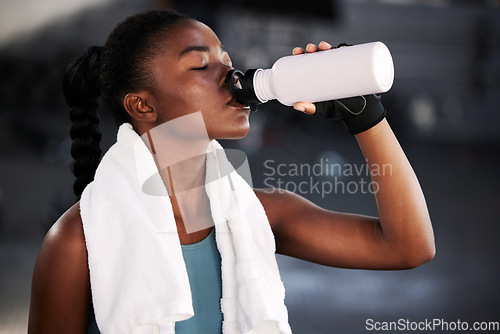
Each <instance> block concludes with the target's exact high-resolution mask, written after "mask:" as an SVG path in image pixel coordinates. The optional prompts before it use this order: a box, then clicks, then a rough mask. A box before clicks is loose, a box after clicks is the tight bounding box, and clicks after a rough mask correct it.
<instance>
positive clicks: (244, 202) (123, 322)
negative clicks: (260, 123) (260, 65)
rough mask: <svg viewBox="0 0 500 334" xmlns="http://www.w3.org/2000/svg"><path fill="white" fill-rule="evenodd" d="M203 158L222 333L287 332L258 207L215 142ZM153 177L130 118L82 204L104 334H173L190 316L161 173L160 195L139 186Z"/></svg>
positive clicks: (270, 239) (270, 244)
mask: <svg viewBox="0 0 500 334" xmlns="http://www.w3.org/2000/svg"><path fill="white" fill-rule="evenodd" d="M137 159H139V160H137ZM206 164H207V167H206V180H207V185H206V192H207V194H208V197H209V200H210V209H211V212H212V218H213V220H214V222H215V224H216V225H215V229H216V241H217V247H218V249H219V252H220V255H221V259H222V268H221V271H222V300H221V309H222V312H223V317H224V321H223V333H224V334H244V333H251V334H284V333H291V329H290V326H289V324H288V315H287V310H286V307H285V305H284V287H283V283H282V281H281V278H280V275H279V272H278V266H277V263H276V258H275V241H274V236H273V234H272V231H271V229H270V226H269V222H268V220H267V217H266V214H265V211H264V208H263V207H262V204H261V203H260V201H259V200H258V198H257V197H256V195H255V193H254V192H253V190H252V188H251V187H250V186H249V185H248V184H247V183H246V182H245V181H244V180H243V178H242V177H241V176H239V175H238V173H237V172H235V171H234V169H232V167H230V163H229V162H228V160H227V158H226V156H225V154H224V153H223V150H222V148H221V146H220V145H219V144H218V143H217V142H216V141H212V142H211V143H210V146H209V149H208V153H207V163H206ZM228 170H229V171H231V170H232V172H230V173H228V172H227V171H228ZM154 173H156V174H157V173H158V169H157V167H156V165H155V162H154V159H153V156H152V154H151V153H150V151H149V149H148V148H147V147H146V145H145V144H144V143H143V141H142V139H141V138H140V137H139V136H138V135H137V133H136V132H135V131H134V130H133V129H132V126H131V125H130V124H123V125H122V126H121V127H120V129H119V131H118V140H117V143H115V144H114V145H113V146H112V147H111V148H110V149H109V151H108V152H107V153H106V154H105V155H104V157H103V159H102V161H101V163H100V165H99V167H98V169H97V171H96V175H95V178H94V181H93V182H92V183H91V184H89V185H88V186H87V188H86V189H85V190H84V192H83V194H82V197H81V200H80V211H81V216H82V221H83V227H84V232H85V240H86V244H87V251H88V261H89V269H90V282H91V289H92V300H93V304H94V311H95V315H96V321H97V325H98V327H99V330H100V331H101V332H102V333H103V334H108V333H110V334H114V333H133V334H139V333H161V334H163V333H174V330H175V322H176V321H181V320H185V319H188V318H190V317H191V316H193V314H194V312H193V307H192V299H191V290H190V287H189V280H188V276H187V271H186V267H185V263H184V260H183V256H182V251H181V247H180V241H179V236H178V233H177V227H176V224H175V219H174V215H173V211H172V205H171V203H170V199H169V197H168V194H167V191H166V189H165V187H164V185H163V183H161V179H160V178H159V177H157V178H156V181H155V182H157V183H158V184H157V187H156V191H157V192H159V193H156V194H155V195H158V194H161V193H162V192H163V196H154V195H151V194H147V193H146V192H144V191H143V188H142V186H143V184H142V183H143V182H141V181H144V180H145V178H144V176H145V175H146V176H147V175H153V174H154ZM149 181H151V179H150V180H149ZM149 189H151V184H150V185H149Z"/></svg>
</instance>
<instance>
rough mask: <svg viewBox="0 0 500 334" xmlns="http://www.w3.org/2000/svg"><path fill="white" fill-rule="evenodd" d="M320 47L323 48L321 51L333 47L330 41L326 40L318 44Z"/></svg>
mask: <svg viewBox="0 0 500 334" xmlns="http://www.w3.org/2000/svg"><path fill="white" fill-rule="evenodd" d="M318 48H319V49H320V50H321V51H325V50H330V49H331V48H333V47H332V46H331V44H330V43H328V42H325V41H321V42H320V43H319V44H318Z"/></svg>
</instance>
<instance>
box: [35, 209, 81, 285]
mask: <svg viewBox="0 0 500 334" xmlns="http://www.w3.org/2000/svg"><path fill="white" fill-rule="evenodd" d="M59 272H60V273H59ZM54 274H57V277H68V276H69V277H71V276H73V277H72V278H73V279H74V278H76V277H74V276H78V275H85V274H87V275H88V270H87V248H86V245H85V237H84V234H83V226H82V218H81V216H80V204H79V202H78V203H76V204H75V205H73V206H72V207H71V208H69V209H68V210H67V211H66V212H65V213H64V214H63V215H62V216H61V217H60V218H59V219H58V220H57V221H56V222H55V223H54V225H52V227H51V228H50V229H49V231H48V232H47V235H46V236H45V239H44V240H43V243H42V246H41V248H40V252H39V254H38V258H37V262H36V264H35V271H34V276H33V279H34V280H36V279H38V278H40V279H42V280H43V279H45V278H51V277H53V276H52V275H54ZM81 279H84V278H81Z"/></svg>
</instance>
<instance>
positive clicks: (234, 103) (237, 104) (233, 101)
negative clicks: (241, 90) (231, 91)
mask: <svg viewBox="0 0 500 334" xmlns="http://www.w3.org/2000/svg"><path fill="white" fill-rule="evenodd" d="M227 104H228V105H230V106H231V107H235V108H238V109H250V106H248V105H245V104H242V103H240V102H238V101H236V99H235V98H234V97H232V98H231V100H229V102H228V103H227Z"/></svg>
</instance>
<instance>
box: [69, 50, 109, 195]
mask: <svg viewBox="0 0 500 334" xmlns="http://www.w3.org/2000/svg"><path fill="white" fill-rule="evenodd" d="M101 52H102V47H98V46H93V47H90V48H89V49H88V50H87V52H86V53H85V54H84V55H82V56H80V57H79V58H77V59H75V60H74V61H73V62H72V63H71V64H69V65H68V67H67V68H66V71H65V72H64V77H63V90H64V97H65V99H66V102H67V103H68V105H69V106H70V108H71V109H70V113H69V116H70V120H71V122H72V126H71V130H70V135H71V139H72V140H73V143H72V145H71V155H72V157H73V159H74V162H73V165H72V171H73V174H74V175H75V177H76V180H75V183H74V185H73V190H74V192H75V195H76V196H77V197H78V198H80V196H81V194H82V192H83V189H85V187H86V186H87V185H88V184H89V183H90V182H92V180H93V179H94V174H95V171H96V169H97V166H98V164H99V161H100V158H101V147H100V141H101V132H100V130H99V116H98V115H97V99H98V98H99V96H100V95H101V88H100V78H99V77H100V62H101Z"/></svg>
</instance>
